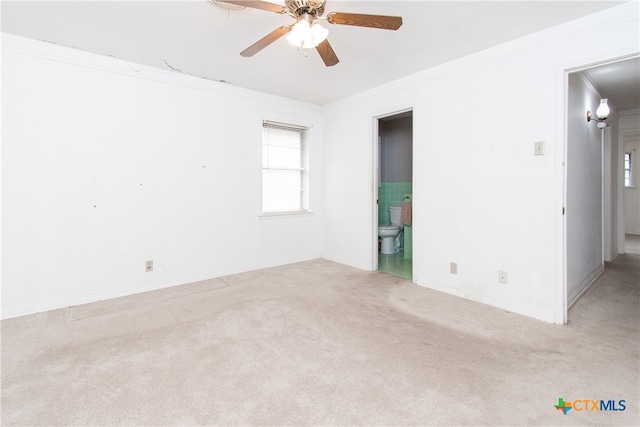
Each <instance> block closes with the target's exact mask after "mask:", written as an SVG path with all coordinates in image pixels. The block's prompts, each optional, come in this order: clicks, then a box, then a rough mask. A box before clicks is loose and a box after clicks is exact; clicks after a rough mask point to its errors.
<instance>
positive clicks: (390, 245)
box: [378, 205, 404, 255]
mask: <svg viewBox="0 0 640 427" xmlns="http://www.w3.org/2000/svg"><path fill="white" fill-rule="evenodd" d="M401 213H402V206H400V205H391V206H389V219H390V220H391V225H379V226H378V236H380V238H381V239H382V245H381V247H380V252H381V253H382V254H384V255H391V254H395V253H398V252H400V237H401V236H402V231H403V230H404V226H403V225H402V220H401V217H402V215H401Z"/></svg>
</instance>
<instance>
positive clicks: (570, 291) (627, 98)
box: [563, 57, 640, 321]
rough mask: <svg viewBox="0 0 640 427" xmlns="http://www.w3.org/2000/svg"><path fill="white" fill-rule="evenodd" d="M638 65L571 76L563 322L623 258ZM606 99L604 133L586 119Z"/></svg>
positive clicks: (637, 115)
mask: <svg viewBox="0 0 640 427" xmlns="http://www.w3.org/2000/svg"><path fill="white" fill-rule="evenodd" d="M639 64H640V62H639V60H638V58H637V57H634V58H620V59H617V60H611V61H608V62H607V63H600V64H594V65H591V66H585V67H581V68H579V69H573V70H571V71H567V86H568V93H567V103H566V107H567V111H566V147H565V148H566V157H565V160H566V169H565V172H564V175H565V183H566V187H565V200H564V207H566V214H565V216H564V221H565V224H564V230H565V231H564V265H565V272H564V282H565V285H564V295H563V299H564V302H565V307H564V309H565V312H564V319H565V321H566V315H567V311H568V309H569V308H570V307H571V305H572V304H573V303H574V302H575V301H577V300H578V298H580V296H581V295H582V294H583V293H584V292H585V291H586V290H587V289H588V288H589V287H590V286H591V284H592V283H593V282H594V281H595V280H596V279H597V278H598V277H599V275H600V274H602V273H603V272H604V270H605V266H606V264H605V262H608V261H612V260H613V259H615V257H616V256H617V255H618V254H619V253H624V249H623V248H624V229H625V224H624V223H625V218H624V212H625V207H624V205H625V200H624V197H623V190H624V189H625V185H626V184H625V182H624V173H625V166H624V154H625V140H624V137H623V135H626V134H628V132H627V131H626V130H625V127H627V126H628V125H625V123H626V122H629V123H638V122H640V110H638V108H639V107H640V105H638V103H639V101H638V99H640V96H639V95H638V90H639V88H638V81H639V77H640V76H639V75H638V69H639V68H640V67H639ZM603 99H607V100H608V101H607V102H608V104H609V106H610V109H611V111H610V114H609V115H608V117H607V118H606V120H605V122H606V127H605V126H602V127H601V126H597V124H598V122H597V120H592V121H588V120H587V119H586V116H587V110H589V111H591V112H593V113H595V111H596V108H597V107H598V104H599V103H600V102H601V100H603ZM594 117H595V116H594ZM600 124H602V125H604V123H600ZM636 126H637V125H636ZM633 130H635V129H633ZM563 212H564V209H563Z"/></svg>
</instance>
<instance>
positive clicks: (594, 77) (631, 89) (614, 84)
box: [584, 58, 640, 111]
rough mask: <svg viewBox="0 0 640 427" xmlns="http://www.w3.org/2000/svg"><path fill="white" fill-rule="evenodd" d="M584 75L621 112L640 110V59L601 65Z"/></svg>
mask: <svg viewBox="0 0 640 427" xmlns="http://www.w3.org/2000/svg"><path fill="white" fill-rule="evenodd" d="M584 73H585V75H586V76H587V78H588V79H589V80H590V81H591V83H593V85H594V86H595V87H596V89H598V92H600V95H602V96H603V97H605V98H608V99H609V103H610V104H611V105H613V106H614V107H615V108H617V109H618V110H619V111H621V110H631V109H634V108H640V58H634V59H629V60H626V61H620V62H615V63H613V64H607V65H601V66H599V67H595V68H591V69H589V70H586V71H585V72H584Z"/></svg>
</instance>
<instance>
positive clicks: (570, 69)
mask: <svg viewBox="0 0 640 427" xmlns="http://www.w3.org/2000/svg"><path fill="white" fill-rule="evenodd" d="M639 56H640V55H639V54H638V53H634V54H630V55H624V56H620V57H613V58H607V59H603V60H600V61H594V62H589V63H583V64H581V65H577V66H576V65H575V64H572V65H565V66H561V67H558V68H557V70H558V72H557V74H556V75H557V77H556V89H557V90H556V105H561V106H562V108H560V109H559V111H558V114H559V116H560V117H559V120H558V122H557V123H558V126H556V132H555V135H556V141H561V143H558V144H556V147H555V153H554V154H555V158H556V162H555V181H556V185H555V191H554V211H555V212H556V213H558V212H561V215H554V218H555V219H554V236H555V237H554V252H556V253H557V254H558V255H557V256H556V257H554V258H555V262H554V283H555V285H554V292H553V295H554V298H553V318H554V323H556V324H560V325H565V324H566V323H567V321H568V312H569V305H568V295H567V259H568V256H569V254H568V247H567V215H565V208H566V206H567V168H566V164H567V161H568V160H569V159H568V155H567V154H568V152H567V151H568V150H567V148H568V128H569V126H568V108H569V75H570V74H574V73H579V72H583V71H586V70H589V69H591V68H596V67H600V66H603V65H608V64H614V63H616V62H621V61H626V60H630V59H634V58H638V57H639ZM616 126H617V123H616ZM621 160H622V159H621V158H619V159H618V163H620V161H621ZM618 167H619V165H618ZM619 177H620V174H617V175H616V177H615V179H619ZM619 185H623V183H619ZM601 197H602V199H603V200H602V202H601V203H602V205H603V206H604V194H602V195H601ZM615 203H616V204H617V206H618V209H620V207H621V206H620V205H621V203H623V202H622V201H621V200H619V193H617V194H616V202H615ZM603 221H604V216H603ZM622 225H623V224H622ZM620 226H621V224H620V223H618V229H619V227H620ZM601 233H602V236H601V238H602V241H603V242H604V238H605V234H606V231H605V230H604V228H603V229H602V230H601ZM618 236H619V232H618V233H617V236H616V240H617V237H618ZM617 243H618V246H619V244H620V243H619V242H617ZM602 251H603V252H602V256H603V258H604V249H603V250H602Z"/></svg>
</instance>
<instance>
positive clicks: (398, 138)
mask: <svg viewBox="0 0 640 427" xmlns="http://www.w3.org/2000/svg"><path fill="white" fill-rule="evenodd" d="M375 136H376V138H375V141H376V144H377V147H376V148H377V149H374V152H375V153H376V155H375V156H374V157H375V168H374V169H375V170H376V171H377V173H376V174H374V175H376V179H375V181H376V182H375V183H374V192H375V196H376V197H374V200H376V201H377V203H376V205H375V206H374V211H375V212H374V218H376V219H377V221H376V223H375V227H374V229H375V237H374V238H375V239H376V244H375V245H374V248H375V249H376V252H375V254H374V263H373V264H374V266H376V269H378V270H380V271H384V272H386V273H389V274H392V275H395V276H399V277H403V278H405V279H409V280H412V279H413V238H412V237H413V228H412V227H413V212H412V211H413V204H412V202H413V111H411V110H409V111H403V112H400V113H395V114H392V115H389V116H384V117H379V118H377V119H376V135H375Z"/></svg>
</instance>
